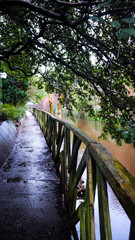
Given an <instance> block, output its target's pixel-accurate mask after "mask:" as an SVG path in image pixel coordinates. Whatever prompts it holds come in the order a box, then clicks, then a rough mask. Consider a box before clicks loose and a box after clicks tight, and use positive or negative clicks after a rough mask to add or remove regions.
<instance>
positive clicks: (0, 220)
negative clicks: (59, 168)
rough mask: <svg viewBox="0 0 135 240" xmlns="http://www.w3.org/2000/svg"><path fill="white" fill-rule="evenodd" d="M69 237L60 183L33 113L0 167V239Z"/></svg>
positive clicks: (61, 238) (63, 238)
mask: <svg viewBox="0 0 135 240" xmlns="http://www.w3.org/2000/svg"><path fill="white" fill-rule="evenodd" d="M22 239H23V240H41V239H42V240H49V239H51V240H67V239H69V237H68V233H67V226H66V223H65V212H64V209H63V207H62V201H61V193H60V187H59V184H58V180H57V176H56V173H55V169H54V163H53V160H52V157H51V155H50V153H49V150H48V147H47V145H46V142H45V140H44V137H43V135H42V133H41V131H40V128H39V126H38V125H37V122H36V120H35V119H34V117H33V116H32V114H30V113H28V118H27V120H26V121H25V123H24V124H23V125H22V126H20V127H19V132H18V136H17V138H16V144H15V146H14V148H13V150H12V152H11V153H10V155H9V157H8V159H7V160H6V162H5V163H4V165H3V166H2V168H1V169H0V240H22Z"/></svg>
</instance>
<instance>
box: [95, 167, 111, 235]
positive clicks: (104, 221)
mask: <svg viewBox="0 0 135 240" xmlns="http://www.w3.org/2000/svg"><path fill="white" fill-rule="evenodd" d="M96 170H97V171H96V172H97V182H98V199H99V218H100V235H101V240H104V239H106V240H111V239H112V234H111V224H110V214H109V206H108V194H107V184H106V180H105V178H104V176H103V174H102V173H101V171H100V169H99V168H98V166H97V169H96Z"/></svg>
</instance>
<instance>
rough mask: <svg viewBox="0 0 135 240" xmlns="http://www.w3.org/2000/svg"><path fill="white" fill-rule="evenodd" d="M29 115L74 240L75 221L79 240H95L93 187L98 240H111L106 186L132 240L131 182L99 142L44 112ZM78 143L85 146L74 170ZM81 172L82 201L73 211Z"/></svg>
mask: <svg viewBox="0 0 135 240" xmlns="http://www.w3.org/2000/svg"><path fill="white" fill-rule="evenodd" d="M31 111H32V112H33V113H34V115H35V116H36V118H37V120H38V122H39V125H40V127H41V129H42V131H43V134H44V136H45V138H46V141H47V144H48V146H49V149H50V151H51V152H52V155H53V158H54V160H55V164H56V170H57V173H58V175H59V178H60V183H61V187H62V193H63V194H64V204H65V207H66V209H67V213H68V219H69V223H70V229H72V234H73V236H74V239H75V240H76V239H78V233H77V231H76V227H75V225H76V224H77V222H79V221H80V239H82V240H88V239H95V220H94V199H95V191H96V187H97V189H98V204H99V220H100V235H101V239H102V240H107V239H108V240H110V239H112V233H111V224H110V214H109V206H108V193H107V182H108V183H109V185H110V187H111V188H112V190H113V192H114V193H115V195H116V197H117V199H118V200H119V201H120V203H121V205H122V206H123V208H124V210H125V212H126V213H127V215H128V217H129V219H130V220H131V223H132V224H131V226H132V227H131V229H132V230H131V233H130V237H129V238H130V240H131V239H134V237H133V231H134V226H135V178H134V177H132V176H131V175H130V174H129V173H128V171H127V170H126V169H125V168H124V167H123V166H122V165H121V164H120V163H119V162H118V160H116V159H115V158H114V157H112V155H111V154H110V153H109V152H108V151H107V150H106V149H105V148H104V147H103V146H102V145H101V144H100V143H99V142H97V141H96V140H94V139H93V138H91V137H89V136H88V135H86V134H85V133H83V132H82V131H81V130H79V129H78V128H76V127H74V126H72V125H71V124H69V123H67V122H64V121H61V120H59V119H56V118H55V117H54V116H53V115H51V114H49V113H48V112H45V111H41V110H38V109H35V108H33V109H31ZM71 133H72V135H73V140H72V139H71ZM81 143H84V144H85V151H84V153H83V156H82V158H81V161H80V163H79V166H78V167H77V160H78V151H79V148H80V145H81ZM71 146H72V149H71ZM85 169H86V171H87V181H86V189H85V196H84V201H83V202H82V203H81V204H80V205H79V207H78V208H77V209H76V201H77V185H78V183H79V181H80V179H81V176H82V174H83V172H84V170H85Z"/></svg>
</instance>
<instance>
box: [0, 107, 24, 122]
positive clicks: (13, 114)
mask: <svg viewBox="0 0 135 240" xmlns="http://www.w3.org/2000/svg"><path fill="white" fill-rule="evenodd" d="M26 109H27V108H26V106H21V105H18V106H16V107H15V106H13V105H10V104H3V105H0V121H5V120H7V119H11V120H12V121H19V120H20V119H21V118H22V117H23V116H24V115H25V112H26Z"/></svg>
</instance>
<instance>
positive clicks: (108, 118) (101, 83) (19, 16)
mask: <svg viewBox="0 0 135 240" xmlns="http://www.w3.org/2000/svg"><path fill="white" fill-rule="evenodd" d="M134 11H135V1H131V0H124V1H123V0H116V1H114V0H108V1H103V0H102V1H99V0H97V1H91V0H87V1H85V0H83V1H78V0H67V1H64V0H49V1H47V0H41V1H35V0H29V1H25V0H0V13H1V17H0V64H1V65H0V66H1V69H0V70H1V71H3V69H5V68H7V67H9V69H10V70H13V69H14V70H15V69H20V70H21V71H22V72H23V73H24V74H25V75H27V76H30V75H33V74H34V73H37V72H39V70H40V68H41V66H42V65H44V66H46V71H45V72H44V73H43V74H42V80H44V81H45V85H46V88H47V89H48V90H51V91H55V92H57V93H59V94H62V93H63V95H64V97H63V100H62V101H63V103H65V104H66V106H67V107H68V109H69V110H70V109H71V108H72V105H73V104H74V105H75V106H76V105H77V103H76V100H75V98H74V96H75V95H74V94H76V95H77V96H78V99H79V101H83V104H84V108H85V111H87V112H89V113H91V114H93V110H92V106H91V105H90V100H91V97H92V96H93V95H97V96H98V98H99V99H100V113H99V114H100V117H102V119H103V120H104V121H105V127H104V134H103V136H104V137H105V135H106V134H108V133H110V134H111V135H112V137H113V138H116V139H117V141H118V142H119V141H120V139H123V138H124V139H125V141H126V142H127V143H130V142H134V141H135V125H134V114H135V112H134V106H135V98H134V96H130V95H129V93H128V90H127V86H128V87H130V88H135V80H134V79H135V68H134V66H135V41H134V39H135V14H134ZM93 56H95V61H96V62H95V64H93V62H92V57H93ZM52 69H53V71H52ZM73 93H74V94H73Z"/></svg>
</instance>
